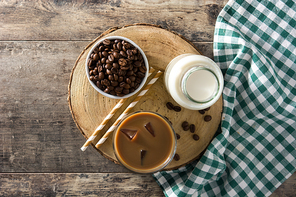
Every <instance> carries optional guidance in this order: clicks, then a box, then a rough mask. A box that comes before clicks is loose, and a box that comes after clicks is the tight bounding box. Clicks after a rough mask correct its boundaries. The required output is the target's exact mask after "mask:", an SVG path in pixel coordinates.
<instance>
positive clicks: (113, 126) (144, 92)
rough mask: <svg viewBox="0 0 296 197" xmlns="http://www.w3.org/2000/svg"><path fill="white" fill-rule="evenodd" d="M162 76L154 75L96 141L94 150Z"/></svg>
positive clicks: (159, 73) (159, 72) (158, 73)
mask: <svg viewBox="0 0 296 197" xmlns="http://www.w3.org/2000/svg"><path fill="white" fill-rule="evenodd" d="M161 74H162V72H161V71H158V72H157V73H156V75H155V76H154V77H153V78H152V79H151V80H150V82H149V83H148V84H147V86H146V87H145V88H144V89H143V90H142V91H141V92H140V94H139V95H138V96H137V97H136V98H135V100H134V101H133V102H132V103H131V104H129V106H128V107H127V108H126V109H125V110H124V112H122V114H121V115H120V116H119V117H118V118H117V120H116V121H115V122H114V123H113V125H112V126H111V127H110V128H109V129H108V131H107V132H106V133H105V134H104V136H103V137H102V138H101V139H100V140H99V141H98V143H97V144H96V148H99V147H100V146H101V145H102V144H103V143H104V142H105V141H106V140H107V139H108V137H109V135H110V134H111V133H112V132H113V131H114V129H115V128H116V126H117V125H118V124H119V122H120V121H121V120H122V119H123V118H124V117H125V116H126V115H127V114H128V113H129V112H130V110H131V109H132V108H133V107H134V106H135V105H136V104H137V103H138V102H139V100H140V99H141V98H142V96H144V94H146V92H147V91H148V90H149V88H150V87H151V86H152V85H153V84H154V83H155V82H156V81H157V79H158V78H159V77H160V75H161Z"/></svg>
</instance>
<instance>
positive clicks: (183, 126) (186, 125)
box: [181, 121, 189, 128]
mask: <svg viewBox="0 0 296 197" xmlns="http://www.w3.org/2000/svg"><path fill="white" fill-rule="evenodd" d="M181 126H182V128H185V127H188V126H189V123H188V122H187V121H184V122H182V125H181Z"/></svg>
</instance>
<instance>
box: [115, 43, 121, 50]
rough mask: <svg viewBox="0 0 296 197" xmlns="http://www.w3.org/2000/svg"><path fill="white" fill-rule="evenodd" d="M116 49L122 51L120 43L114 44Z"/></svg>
mask: <svg viewBox="0 0 296 197" xmlns="http://www.w3.org/2000/svg"><path fill="white" fill-rule="evenodd" d="M116 48H117V49H118V50H121V49H122V44H121V42H118V43H117V44H116Z"/></svg>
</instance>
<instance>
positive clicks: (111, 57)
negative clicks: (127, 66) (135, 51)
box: [108, 54, 114, 63]
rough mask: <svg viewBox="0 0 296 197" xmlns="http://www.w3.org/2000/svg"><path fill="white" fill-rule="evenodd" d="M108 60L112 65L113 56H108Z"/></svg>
mask: <svg viewBox="0 0 296 197" xmlns="http://www.w3.org/2000/svg"><path fill="white" fill-rule="evenodd" d="M108 60H109V61H110V62H112V63H113V61H114V56H113V54H110V55H109V56H108Z"/></svg>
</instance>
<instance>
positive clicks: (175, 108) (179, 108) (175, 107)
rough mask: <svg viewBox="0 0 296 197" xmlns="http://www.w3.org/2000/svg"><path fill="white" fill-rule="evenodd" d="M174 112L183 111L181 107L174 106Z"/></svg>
mask: <svg viewBox="0 0 296 197" xmlns="http://www.w3.org/2000/svg"><path fill="white" fill-rule="evenodd" d="M173 109H174V111H175V112H180V111H181V107H180V106H174V108H173Z"/></svg>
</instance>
